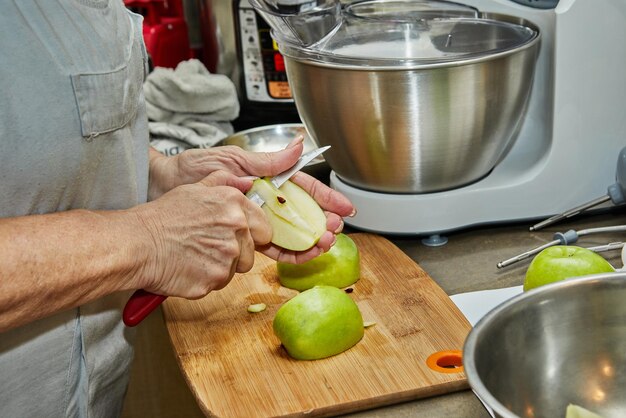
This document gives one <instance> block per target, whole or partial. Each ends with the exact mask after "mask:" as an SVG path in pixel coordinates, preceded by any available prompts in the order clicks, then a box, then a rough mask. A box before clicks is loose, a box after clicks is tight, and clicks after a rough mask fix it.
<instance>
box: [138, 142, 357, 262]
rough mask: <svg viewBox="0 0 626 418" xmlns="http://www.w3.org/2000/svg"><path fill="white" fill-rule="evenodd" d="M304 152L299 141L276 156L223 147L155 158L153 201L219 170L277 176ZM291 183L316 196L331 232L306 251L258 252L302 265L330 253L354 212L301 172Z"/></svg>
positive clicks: (334, 193)
mask: <svg viewBox="0 0 626 418" xmlns="http://www.w3.org/2000/svg"><path fill="white" fill-rule="evenodd" d="M303 148H304V145H303V138H302V137H299V138H296V139H295V140H294V141H293V142H292V143H291V144H289V145H288V146H287V148H285V149H284V150H281V151H277V152H264V153H255V152H248V151H244V150H243V149H241V148H240V147H236V146H224V147H215V148H210V149H191V150H187V151H185V152H183V153H181V154H179V155H177V156H175V157H164V156H158V155H157V156H153V158H152V160H153V161H152V164H151V168H150V183H151V184H150V190H151V192H150V197H151V198H156V197H158V196H159V194H160V193H162V192H164V191H167V190H169V189H171V188H174V187H176V186H178V185H180V184H186V183H193V182H195V181H198V180H200V179H202V178H204V177H205V176H207V175H209V174H210V173H212V172H214V171H216V170H225V171H228V172H230V173H232V174H234V175H236V176H257V177H264V176H274V175H277V174H279V173H281V172H283V171H285V170H287V169H288V168H290V167H292V166H293V165H294V164H295V163H296V161H297V160H298V158H300V155H301V154H302V150H303ZM153 152H156V151H153ZM291 180H292V181H293V182H294V183H296V184H297V185H299V186H300V187H302V188H303V189H304V190H306V191H307V192H308V193H309V194H310V195H311V196H313V198H314V199H315V200H316V201H317V202H318V204H319V205H320V207H321V208H322V209H323V210H324V211H325V213H326V217H327V230H328V231H327V232H326V233H325V234H324V235H323V236H322V237H321V238H320V240H319V242H318V243H317V245H316V246H315V247H313V248H311V249H309V250H307V251H303V252H293V251H288V250H285V249H283V248H280V247H277V246H274V245H264V246H259V247H258V250H259V251H260V252H262V253H263V254H265V255H267V256H269V257H271V258H273V259H275V260H279V261H283V262H288V263H303V262H305V261H307V260H310V259H312V258H314V257H316V256H318V255H320V254H321V253H322V252H326V251H328V250H329V249H330V247H331V246H332V245H333V244H334V243H335V235H336V234H338V233H339V232H341V231H342V229H343V220H342V218H343V217H346V216H353V215H354V213H355V209H354V206H353V205H352V203H351V202H350V201H349V200H348V199H347V198H346V197H345V196H343V195H342V194H341V193H339V192H337V191H335V190H333V189H331V188H329V187H328V186H326V185H325V184H323V183H322V182H320V181H318V180H316V179H315V178H313V177H311V176H309V175H307V174H305V173H302V172H299V173H297V174H295V175H294V176H293V177H292V178H291Z"/></svg>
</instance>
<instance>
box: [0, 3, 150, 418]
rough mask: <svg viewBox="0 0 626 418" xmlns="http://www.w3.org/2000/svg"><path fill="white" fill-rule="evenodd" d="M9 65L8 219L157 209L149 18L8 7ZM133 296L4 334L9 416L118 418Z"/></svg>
mask: <svg viewBox="0 0 626 418" xmlns="http://www.w3.org/2000/svg"><path fill="white" fill-rule="evenodd" d="M0 57H1V58H0V95H1V96H0V217H13V216H22V215H29V214H41V213H49V212H56V211H65V210H70V209H77V208H87V209H124V208H128V207H132V206H134V205H137V204H139V203H143V202H145V201H146V198H147V187H148V129H147V118H146V114H145V107H144V102H143V95H142V83H143V80H144V78H145V75H146V68H147V59H146V57H147V55H146V53H145V48H144V45H143V41H142V35H141V17H140V16H137V15H134V14H132V13H130V12H128V11H127V10H126V8H125V7H124V5H123V3H122V1H121V0H102V1H99V0H82V1H79V0H73V1H72V0H14V1H3V2H2V13H0ZM59 250H60V251H62V250H63V247H62V245H61V243H60V245H59ZM97 256H98V255H97V254H94V257H97ZM0 280H12V281H15V280H20V278H19V277H11V278H7V277H2V278H0ZM128 296H129V295H128V294H126V293H119V294H114V295H110V296H108V297H105V298H103V299H101V300H99V301H96V302H94V303H91V304H89V305H87V306H82V307H80V308H77V309H72V310H68V311H66V312H61V313H59V314H56V315H54V316H51V317H48V318H45V319H42V320H39V321H36V322H34V323H31V324H28V325H26V326H22V327H19V328H17V329H13V330H10V331H8V332H5V333H2V334H0V417H76V416H80V417H114V416H118V415H119V414H120V412H121V408H122V401H123V396H124V393H125V391H126V387H127V383H128V369H129V366H130V363H131V360H132V337H133V336H132V332H131V331H130V330H128V329H125V327H124V325H123V324H122V322H121V319H120V317H121V309H122V308H123V306H124V303H125V301H126V300H127V298H128Z"/></svg>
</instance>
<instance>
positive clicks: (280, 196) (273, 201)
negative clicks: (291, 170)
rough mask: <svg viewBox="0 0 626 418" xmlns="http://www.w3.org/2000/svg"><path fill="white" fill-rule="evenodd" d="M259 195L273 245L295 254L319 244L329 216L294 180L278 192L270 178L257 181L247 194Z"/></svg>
mask: <svg viewBox="0 0 626 418" xmlns="http://www.w3.org/2000/svg"><path fill="white" fill-rule="evenodd" d="M253 193H257V194H258V195H259V196H260V197H261V198H262V199H263V201H264V202H265V204H264V205H263V206H262V209H263V211H264V212H265V215H266V216H267V219H268V221H269V223H270V225H271V226H272V243H273V244H275V245H278V246H279V247H282V248H285V249H287V250H293V251H304V250H308V249H309V248H311V247H313V246H314V245H315V244H317V241H319V239H320V237H321V236H322V234H323V233H324V232H326V215H324V212H323V211H322V209H321V208H320V207H319V205H318V204H317V202H316V201H315V199H313V198H312V197H311V196H310V195H309V194H308V193H307V192H305V191H304V190H303V189H302V188H300V187H299V186H297V185H296V184H295V183H293V182H291V181H287V182H286V183H285V184H283V185H282V186H281V187H280V188H279V189H278V188H276V187H275V186H274V185H273V184H272V182H271V181H270V179H269V178H262V179H256V180H255V181H254V183H253V184H252V188H251V189H250V190H249V191H248V192H247V193H246V195H247V196H250V195H251V194H253Z"/></svg>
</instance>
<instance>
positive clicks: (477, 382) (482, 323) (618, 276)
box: [462, 271, 626, 418]
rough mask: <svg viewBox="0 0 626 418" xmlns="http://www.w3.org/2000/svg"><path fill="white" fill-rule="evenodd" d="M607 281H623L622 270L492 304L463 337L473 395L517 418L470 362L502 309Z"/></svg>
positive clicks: (507, 416) (552, 285)
mask: <svg viewBox="0 0 626 418" xmlns="http://www.w3.org/2000/svg"><path fill="white" fill-rule="evenodd" d="M608 280H610V281H626V272H624V271H615V272H612V273H599V274H590V275H586V276H580V277H574V278H569V279H565V280H561V281H558V282H555V283H550V284H547V285H544V286H540V287H538V288H535V289H531V290H528V291H525V292H523V293H522V294H520V295H517V296H514V297H513V298H511V299H509V300H507V301H505V302H502V303H501V304H500V305H498V306H496V307H495V308H493V309H492V310H491V311H489V312H488V313H487V314H486V315H485V316H484V317H482V318H481V319H480V320H479V321H478V322H477V323H476V325H475V326H474V327H473V328H472V330H471V331H470V333H469V335H468V337H467V338H466V340H465V344H464V347H463V356H462V358H463V368H464V371H465V375H466V376H467V380H468V382H469V384H470V386H471V388H472V390H473V391H474V393H475V394H476V396H477V397H478V398H479V399H480V400H481V401H482V402H484V403H485V404H486V405H487V406H488V407H489V408H491V409H492V410H493V411H494V412H495V413H496V414H497V415H498V416H501V417H503V418H519V417H518V416H517V415H515V414H514V413H512V412H511V411H510V410H508V409H507V408H506V407H505V406H504V405H503V404H502V403H501V402H500V401H498V400H497V399H496V398H495V397H494V396H493V395H492V394H491V392H490V391H489V390H488V389H487V387H486V386H485V385H484V384H483V382H482V379H481V378H480V376H479V374H478V371H477V368H476V364H475V361H474V356H473V354H474V353H475V351H476V345H477V342H478V338H479V337H480V336H481V335H482V333H483V332H484V330H485V329H486V328H487V327H488V326H489V325H490V324H491V323H492V322H494V321H495V320H496V319H497V317H498V316H500V315H501V314H502V313H503V312H507V311H509V310H510V309H512V307H513V306H515V305H518V304H521V303H529V302H531V303H532V302H533V301H534V302H537V301H539V300H542V299H543V298H544V296H545V294H553V293H554V292H557V291H558V290H559V289H564V288H572V287H577V286H592V285H593V284H594V283H599V282H603V281H608Z"/></svg>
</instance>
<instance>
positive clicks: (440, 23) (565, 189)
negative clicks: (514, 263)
mask: <svg viewBox="0 0 626 418" xmlns="http://www.w3.org/2000/svg"><path fill="white" fill-rule="evenodd" d="M379 1H380V2H382V4H381V5H380V10H382V13H383V14H384V13H387V12H386V11H385V7H387V5H386V4H384V3H385V2H387V1H389V2H393V0H379ZM281 2H282V3H284V2H285V0H251V3H253V6H254V5H255V4H256V7H257V9H258V10H260V11H263V12H264V17H265V18H266V19H269V22H270V25H271V26H272V27H273V29H274V35H276V36H277V37H278V38H279V39H278V44H279V48H280V50H281V52H282V53H283V54H284V55H285V58H286V64H287V74H288V78H289V82H290V85H291V86H292V91H293V94H294V99H295V101H296V105H297V107H298V112H299V114H300V116H301V118H302V121H303V122H304V124H305V125H306V127H307V129H308V130H309V133H310V134H311V136H312V137H313V138H315V139H316V140H317V142H318V143H320V144H321V145H332V146H333V148H332V149H331V151H330V152H329V154H328V156H327V161H328V162H329V165H330V167H331V168H332V170H333V171H332V172H331V176H330V184H331V186H332V187H333V188H334V189H336V190H338V191H340V192H342V193H343V194H344V195H346V196H347V197H348V198H349V199H350V200H352V202H353V203H354V204H355V206H356V208H357V210H358V213H357V215H356V216H355V217H353V218H350V219H346V223H347V224H348V225H350V226H352V227H355V228H357V229H362V230H366V231H372V232H380V233H390V234H404V235H427V236H430V239H426V240H425V243H426V244H428V245H441V244H444V243H445V241H446V240H445V237H442V236H441V234H442V233H445V232H449V231H454V230H458V229H462V228H467V227H470V226H474V225H481V224H493V223H503V222H511V221H522V220H530V219H538V218H545V217H547V216H551V215H554V214H555V213H559V212H562V211H563V210H564V209H567V208H571V207H574V206H577V205H578V204H580V202H584V201H588V200H590V199H592V198H595V197H597V196H598V194H599V193H600V192H602V191H603V190H605V188H606V186H607V185H609V184H611V183H613V182H614V180H615V160H616V157H617V155H618V153H619V151H620V149H621V148H623V147H624V145H625V144H626V109H625V108H626V76H624V75H623V71H622V70H623V68H625V67H626V45H625V44H624V43H623V42H622V41H623V40H624V39H626V2H624V1H623V0H595V1H585V0H464V2H463V3H462V4H461V3H449V5H451V7H452V8H453V9H455V10H454V11H453V12H454V13H455V14H456V13H460V14H461V15H463V14H464V13H466V12H467V10H463V8H467V9H469V11H470V14H471V13H473V12H477V15H478V16H476V17H477V19H471V18H469V17H467V16H463V19H460V20H457V19H452V20H450V19H431V20H424V19H422V18H421V17H419V15H417V16H418V17H417V18H414V16H413V15H407V14H404V15H403V14H402V13H404V12H401V13H399V14H397V15H393V16H392V18H391V19H389V15H387V16H386V17H385V18H384V19H378V18H379V17H380V16H382V15H376V14H375V13H374V14H371V13H370V12H369V11H368V10H370V9H371V10H377V9H376V7H378V6H372V7H373V8H370V9H368V7H369V6H365V7H362V9H361V10H362V11H365V13H364V14H362V15H361V16H359V15H358V14H356V15H355V14H352V15H351V14H350V13H351V12H350V9H351V8H352V9H353V11H355V10H358V7H359V6H357V5H359V4H361V2H360V1H357V2H350V3H348V4H347V5H346V6H345V7H344V9H342V10H341V11H340V10H339V8H338V7H337V6H338V4H337V1H333V0H310V1H309V3H312V4H314V5H315V6H314V7H313V6H312V7H313V8H312V9H310V10H307V9H305V8H304V6H302V8H301V9H300V11H298V12H297V13H296V14H283V12H282V10H281V8H280V5H281ZM365 3H367V2H365ZM436 3H445V2H441V1H439V2H438V1H437V0H432V1H429V2H426V1H415V2H410V1H406V2H405V3H404V6H402V7H405V8H411V7H415V5H418V6H419V7H422V6H424V5H425V6H426V7H430V6H431V5H435V4H436ZM277 10H278V11H277ZM371 10H370V11H371ZM367 13H370V14H369V15H367ZM435 13H438V12H437V11H435ZM446 13H448V11H447V12H446ZM363 17H369V18H371V19H370V20H367V19H363ZM503 18H504V19H505V20H506V21H508V23H500V22H501V21H502V20H501V19H503ZM516 20H519V22H516ZM336 22H340V23H339V24H336ZM483 24H484V26H485V28H484V29H480V27H481V26H483ZM459 28H460V29H459ZM448 30H449V31H450V32H446V31H448ZM529 30H530V31H535V33H537V34H540V37H538V36H537V38H536V39H535V40H533V37H532V35H529V32H528V31H529ZM495 31H502V32H501V33H500V34H499V35H496V36H495V37H494V38H489V37H490V36H491V35H489V34H490V33H492V32H495ZM403 39H406V40H403ZM424 40H425V41H426V42H425V44H424V43H423V42H422V41H424ZM381 41H384V42H387V43H385V44H384V46H383V47H382V48H379V49H374V48H372V47H374V46H376V45H381V43H380V42H381ZM450 41H451V43H450ZM459 42H460V43H459ZM347 44H349V45H348V46H349V47H350V48H352V49H350V51H351V52H350V53H349V54H348V55H346V53H344V52H343V51H346V50H347V49H346V45H347ZM422 44H424V45H426V48H425V49H422V50H419V51H418V50H415V51H413V47H414V46H415V45H422ZM370 45H371V46H372V47H370ZM398 45H399V48H397V49H396V50H395V52H394V50H393V49H394V47H396V46H398ZM494 45H495V46H494ZM462 48H465V50H462ZM475 48H482V49H481V50H475ZM404 51H407V52H404ZM373 54H374V55H373ZM376 54H380V55H376ZM463 71H464V72H463ZM503 79H506V80H505V81H504V82H503V81H502V80H503ZM512 102H514V103H512ZM346 109H350V110H346ZM351 118H355V119H358V120H357V121H356V122H355V121H353V120H351ZM400 164H401V165H403V166H402V167H401V170H400V169H399V168H398V167H399V165H400ZM450 173H453V174H452V175H450ZM446 176H447V177H448V178H446Z"/></svg>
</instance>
